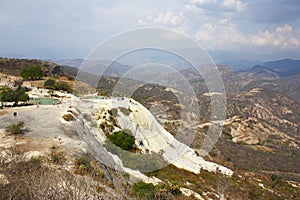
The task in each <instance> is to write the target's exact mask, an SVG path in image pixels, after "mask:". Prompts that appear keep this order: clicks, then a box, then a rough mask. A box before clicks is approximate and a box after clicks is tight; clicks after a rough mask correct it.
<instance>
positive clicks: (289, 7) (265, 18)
mask: <svg viewBox="0 0 300 200" xmlns="http://www.w3.org/2000/svg"><path fill="white" fill-rule="evenodd" d="M244 17H246V18H248V19H250V20H253V21H255V22H257V23H289V22H292V21H295V20H299V19H300V1H299V0H272V1H271V0H254V1H249V4H248V6H247V10H246V11H245V13H244Z"/></svg>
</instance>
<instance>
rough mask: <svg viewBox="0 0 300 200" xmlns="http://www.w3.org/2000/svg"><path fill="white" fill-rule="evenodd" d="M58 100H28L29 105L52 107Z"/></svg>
mask: <svg viewBox="0 0 300 200" xmlns="http://www.w3.org/2000/svg"><path fill="white" fill-rule="evenodd" d="M58 102H59V100H58V99H52V98H33V99H30V100H29V103H33V104H37V103H38V104H40V105H53V104H56V103H58Z"/></svg>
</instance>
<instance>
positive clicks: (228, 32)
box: [194, 19, 245, 49]
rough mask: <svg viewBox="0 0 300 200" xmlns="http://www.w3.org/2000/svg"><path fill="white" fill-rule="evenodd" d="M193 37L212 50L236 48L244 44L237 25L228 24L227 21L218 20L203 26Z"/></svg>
mask: <svg viewBox="0 0 300 200" xmlns="http://www.w3.org/2000/svg"><path fill="white" fill-rule="evenodd" d="M194 37H195V38H196V39H197V40H199V41H200V42H201V43H203V44H204V45H205V46H207V47H210V48H213V49H223V48H236V47H237V46H238V45H240V44H242V43H244V42H245V37H244V36H243V34H242V33H240V32H239V31H238V29H237V24H232V23H228V19H222V20H219V21H217V23H215V24H213V23H206V24H204V25H203V26H202V27H201V28H200V29H199V30H198V31H197V32H196V33H195V34H194Z"/></svg>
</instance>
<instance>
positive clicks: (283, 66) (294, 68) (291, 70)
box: [238, 59, 300, 79]
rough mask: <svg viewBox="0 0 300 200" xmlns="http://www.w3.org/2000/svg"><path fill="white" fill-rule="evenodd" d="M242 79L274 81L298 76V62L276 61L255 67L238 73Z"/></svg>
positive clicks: (299, 65)
mask: <svg viewBox="0 0 300 200" xmlns="http://www.w3.org/2000/svg"><path fill="white" fill-rule="evenodd" d="M238 74H239V75H241V76H242V77H244V78H246V77H247V78H252V79H276V78H284V77H288V76H294V75H297V74H300V60H291V59H284V60H277V61H271V62H265V63H261V64H259V65H255V66H253V67H251V68H250V69H248V70H244V71H240V72H238Z"/></svg>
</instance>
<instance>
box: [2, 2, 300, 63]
mask: <svg viewBox="0 0 300 200" xmlns="http://www.w3.org/2000/svg"><path fill="white" fill-rule="evenodd" d="M143 27H161V28H168V29H171V30H176V31H178V32H180V33H182V34H185V35H187V36H188V37H191V38H193V39H194V40H196V41H197V42H198V43H199V44H201V45H203V46H204V47H205V48H206V49H207V50H209V51H219V50H220V51H231V52H242V51H243V52H251V53H256V54H262V55H263V54H276V55H282V56H284V55H286V54H287V53H293V55H296V56H295V57H297V56H299V54H300V53H299V52H300V1H299V0H251V1H250V0H190V1H188V0H187V1H183V0H163V1H162V0H151V1H150V0H138V1H133V0H110V1H105V0H0V57H25V58H41V59H63V58H84V57H85V56H87V54H88V53H89V52H90V51H91V50H92V49H93V48H95V46H97V45H98V44H99V43H101V42H102V41H104V40H106V39H107V38H110V37H112V36H113V35H116V34H119V33H120V32H124V31H127V30H132V29H135V28H143ZM147 37H149V36H147ZM298 58H299V59H300V56H299V57H298Z"/></svg>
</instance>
